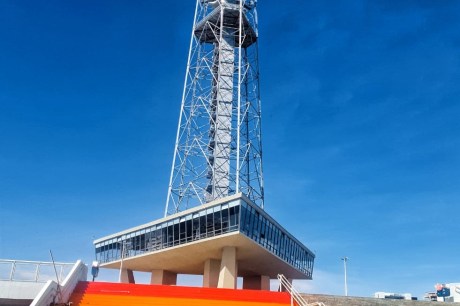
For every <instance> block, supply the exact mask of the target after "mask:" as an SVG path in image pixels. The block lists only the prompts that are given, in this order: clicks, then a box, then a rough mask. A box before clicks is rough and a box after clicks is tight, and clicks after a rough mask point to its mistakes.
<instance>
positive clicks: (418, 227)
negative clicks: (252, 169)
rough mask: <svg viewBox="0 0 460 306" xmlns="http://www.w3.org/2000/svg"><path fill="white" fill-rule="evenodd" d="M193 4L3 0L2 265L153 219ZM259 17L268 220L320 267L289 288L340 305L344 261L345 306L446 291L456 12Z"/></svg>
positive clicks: (457, 267)
mask: <svg viewBox="0 0 460 306" xmlns="http://www.w3.org/2000/svg"><path fill="white" fill-rule="evenodd" d="M194 5H195V1H193V0H187V1H165V2H163V3H161V2H159V1H134V2H133V1H102V0H101V1H96V2H95V1H85V0H78V1H74V0H70V1H58V0H50V1H45V2H43V1H41V2H37V1H13V0H2V1H0V29H1V30H0V220H1V222H0V258H10V259H27V260H48V259H49V253H48V250H49V249H52V250H53V253H54V256H55V258H56V259H57V260H59V261H74V260H76V259H79V258H81V259H83V260H84V261H85V262H87V263H90V262H91V261H92V260H93V257H94V251H93V248H92V240H93V239H94V238H98V237H101V236H104V235H107V234H110V233H112V232H115V231H119V230H122V229H125V228H129V227H132V226H135V225H138V224H142V223H145V222H148V221H151V220H153V219H156V218H159V217H160V216H161V215H162V212H163V209H164V204H165V201H166V192H167V184H168V179H169V172H170V164H171V161H172V152H173V145H174V140H175V139H174V138H175V133H176V127H177V120H178V115H179V106H180V99H181V94H182V86H183V79H184V73H185V65H186V59H187V53H188V44H189V39H190V32H191V26H192V19H193V10H194ZM258 8H259V27H260V40H259V50H260V69H261V95H262V106H263V145H264V172H265V185H266V202H265V205H266V210H267V211H268V213H269V214H271V215H272V216H273V217H275V218H276V219H277V220H278V221H279V222H280V223H281V224H283V225H284V226H285V227H286V228H287V229H288V230H290V231H291V232H292V233H293V234H295V235H296V236H297V237H298V238H299V239H300V240H301V241H302V242H304V243H305V244H306V245H307V246H308V247H310V248H311V249H312V250H314V251H315V252H316V255H317V259H316V265H315V271H314V280H313V281H308V282H306V281H302V282H296V286H298V287H299V288H301V289H302V290H303V291H309V292H317V293H329V294H343V266H342V262H341V260H340V258H341V257H343V256H348V257H350V261H349V265H348V268H349V271H348V272H349V274H348V276H349V293H350V294H351V295H360V296H369V295H372V294H373V293H374V292H375V291H389V292H400V293H403V292H411V293H413V294H414V295H417V296H419V298H420V297H422V294H423V293H424V292H426V291H429V290H433V289H434V288H433V285H434V284H435V283H437V282H458V281H460V279H459V275H460V264H459V262H458V256H459V254H460V245H459V244H458V233H459V231H460V225H459V221H458V220H459V215H460V214H459V210H460V208H459V207H460V205H459V201H460V191H459V186H460V171H459V170H460V140H459V136H458V135H459V134H460V120H459V119H458V118H459V117H460V103H459V98H460V87H459V86H458V85H459V83H460V67H459V66H460V63H459V60H460V58H459V52H458V50H459V47H460V38H459V35H458V33H459V31H460V24H459V21H458V20H460V16H459V15H460V2H458V1H448V0H445V1H428V0H426V1H422V0H420V1H415V0H414V1H409V0H408V1H378V0H375V1H297V0H296V1H284V2H282V3H281V2H274V1H259V6H258ZM104 273H107V274H104ZM109 274H110V273H109V272H102V273H101V277H109V276H108V275H109ZM104 275H106V276H104Z"/></svg>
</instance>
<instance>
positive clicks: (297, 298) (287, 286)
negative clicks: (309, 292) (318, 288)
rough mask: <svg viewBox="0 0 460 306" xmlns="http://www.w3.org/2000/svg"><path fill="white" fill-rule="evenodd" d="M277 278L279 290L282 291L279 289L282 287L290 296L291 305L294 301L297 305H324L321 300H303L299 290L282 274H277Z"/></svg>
mask: <svg viewBox="0 0 460 306" xmlns="http://www.w3.org/2000/svg"><path fill="white" fill-rule="evenodd" d="M278 280H279V282H280V288H279V289H280V291H282V290H281V289H282V288H283V287H284V288H285V289H286V291H287V292H288V293H289V295H290V296H291V306H294V301H295V302H296V303H297V305H299V306H326V305H325V304H324V303H321V302H314V303H310V304H309V303H308V302H307V301H305V300H304V298H303V297H302V296H301V295H300V294H299V292H298V291H297V290H296V289H295V288H294V287H293V286H292V284H291V283H290V282H289V280H288V279H287V278H286V277H285V276H284V275H283V274H278Z"/></svg>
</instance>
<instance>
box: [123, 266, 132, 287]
mask: <svg viewBox="0 0 460 306" xmlns="http://www.w3.org/2000/svg"><path fill="white" fill-rule="evenodd" d="M120 282H121V283H124V284H134V272H133V270H128V269H122V270H121V271H120Z"/></svg>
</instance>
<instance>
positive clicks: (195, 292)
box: [70, 282, 291, 306]
mask: <svg viewBox="0 0 460 306" xmlns="http://www.w3.org/2000/svg"><path fill="white" fill-rule="evenodd" d="M70 302H72V305H73V306H79V305H95V306H96V305H100V306H104V305H107V306H109V305H110V306H118V305H120V306H126V305H145V306H148V305H164V306H174V305H181V306H183V305H187V306H217V305H219V306H281V305H283V306H286V305H290V303H291V299H290V296H289V294H288V293H286V292H272V291H260V290H240V289H236V290H233V289H215V288H196V287H182V286H162V285H136V284H119V283H102V282H80V283H79V284H78V285H77V287H76V288H75V291H74V293H73V294H72V296H71V297H70Z"/></svg>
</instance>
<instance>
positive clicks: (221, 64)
mask: <svg viewBox="0 0 460 306" xmlns="http://www.w3.org/2000/svg"><path fill="white" fill-rule="evenodd" d="M257 41H258V31H257V10H256V1H255V0H197V3H196V9H195V18H194V24H193V30H192V37H191V42H190V51H189V56H188V63H187V71H186V76H185V84H184V91H183V96H182V104H181V111H180V118H179V125H178V129H177V138H176V144H175V150H174V158H173V166H172V170H171V177H170V183H169V188H168V199H167V202H166V208H165V216H166V215H168V214H174V213H177V212H179V211H183V210H185V209H188V208H190V207H193V206H197V205H201V204H205V203H207V202H210V201H212V200H215V199H219V198H223V197H226V196H228V195H232V194H235V193H239V192H241V193H244V194H245V195H246V196H248V197H249V198H250V199H251V200H252V201H253V202H254V203H256V204H257V205H259V206H260V207H262V208H263V202H264V189H263V178H262V143H261V109H260V94H259V66H258V49H257Z"/></svg>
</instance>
